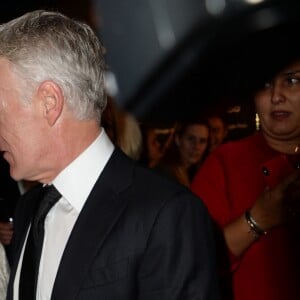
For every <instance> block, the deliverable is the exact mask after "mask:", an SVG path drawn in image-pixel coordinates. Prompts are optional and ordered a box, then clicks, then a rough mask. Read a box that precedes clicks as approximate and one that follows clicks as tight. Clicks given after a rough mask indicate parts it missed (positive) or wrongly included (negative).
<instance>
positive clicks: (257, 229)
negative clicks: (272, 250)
mask: <svg viewBox="0 0 300 300" xmlns="http://www.w3.org/2000/svg"><path fill="white" fill-rule="evenodd" d="M244 217H245V220H246V222H247V224H248V226H249V233H251V234H252V235H253V236H254V237H255V238H256V239H258V238H260V237H261V236H263V235H266V234H267V233H268V232H267V231H266V230H264V229H263V228H262V227H261V226H260V225H259V224H258V223H257V221H256V220H255V219H254V218H253V216H252V215H251V213H250V210H246V212H245V214H244Z"/></svg>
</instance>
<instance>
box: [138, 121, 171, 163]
mask: <svg viewBox="0 0 300 300" xmlns="http://www.w3.org/2000/svg"><path fill="white" fill-rule="evenodd" d="M172 126H173V125H172ZM172 126H170V127H168V128H157V127H155V126H154V125H148V124H147V125H145V124H142V125H141V128H142V140H143V146H142V152H141V156H140V160H139V161H140V162H141V163H142V164H143V165H145V166H147V167H149V168H154V167H155V166H156V165H157V163H158V162H159V160H160V159H161V158H162V156H163V155H164V153H165V151H166V149H167V148H168V146H169V144H170V142H171V139H172V135H173V132H174V128H173V127H172Z"/></svg>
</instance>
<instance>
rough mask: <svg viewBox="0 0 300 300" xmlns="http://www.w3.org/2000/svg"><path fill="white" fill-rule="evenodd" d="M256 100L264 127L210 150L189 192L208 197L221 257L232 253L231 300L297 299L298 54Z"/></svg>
mask: <svg viewBox="0 0 300 300" xmlns="http://www.w3.org/2000/svg"><path fill="white" fill-rule="evenodd" d="M255 106H256V110H257V113H258V115H259V118H260V123H261V132H258V133H255V134H254V135H251V136H249V137H247V138H245V139H242V140H240V141H236V142H228V143H226V144H224V145H222V146H220V147H219V148H218V149H216V150H215V151H214V152H213V153H211V154H210V155H209V157H208V158H207V160H206V161H205V162H204V164H203V166H202V168H201V169H200V170H199V172H198V173H197V174H196V176H195V179H194V181H193V183H192V191H194V192H195V194H196V195H198V196H199V197H201V198H202V199H203V200H204V201H205V203H206V205H207V207H208V209H209V211H210V214H211V216H212V217H213V219H214V220H215V222H216V224H217V226H218V228H219V230H220V237H221V238H222V239H223V240H224V241H225V245H226V247H227V249H228V252H226V251H224V252H223V253H222V254H223V256H224V260H223V262H225V261H226V259H229V266H228V270H227V271H228V273H226V272H221V273H220V274H222V275H224V274H226V275H227V279H228V278H229V280H226V276H224V279H225V281H227V282H230V284H231V286H230V288H229V290H230V289H231V293H232V296H231V297H229V298H228V299H234V300H253V299H257V300H283V299H289V300H297V299H300V289H299V288H300V285H299V278H300V276H299V275H300V274H299V271H300V265H299V248H298V247H299V230H296V229H297V227H298V228H299V216H300V215H299V214H300V202H299V201H300V173H299V172H300V170H299V167H300V150H299V147H300V60H299V59H298V60H295V61H293V62H292V63H288V64H286V66H285V67H284V68H282V70H281V71H279V72H278V73H277V72H276V74H275V75H272V76H271V80H268V81H267V82H266V83H265V84H264V85H263V87H262V88H260V89H259V90H258V91H257V93H255ZM296 232H298V233H297V234H295V233H296ZM220 240H221V239H220ZM219 249H222V248H221V247H220V248H219ZM227 254H228V255H227ZM223 265H224V266H225V265H226V262H225V263H224V264H223ZM223 271H226V270H223ZM225 281H224V282H225ZM224 299H227V298H226V296H225V294H224Z"/></svg>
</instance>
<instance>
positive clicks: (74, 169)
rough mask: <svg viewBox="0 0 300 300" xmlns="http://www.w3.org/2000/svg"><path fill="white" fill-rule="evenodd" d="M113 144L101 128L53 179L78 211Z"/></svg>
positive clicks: (107, 157) (101, 169) (108, 156)
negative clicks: (86, 145)
mask: <svg viewBox="0 0 300 300" xmlns="http://www.w3.org/2000/svg"><path fill="white" fill-rule="evenodd" d="M113 150H114V145H113V144H112V142H111V141H110V139H109V138H108V136H107V134H106V132H105V131H104V129H103V128H101V132H100V134H99V136H98V137H97V138H96V139H95V140H94V142H93V143H92V144H90V146H89V147H88V148H86V149H85V150H84V151H83V152H82V153H81V154H80V155H79V156H78V157H77V158H76V159H75V160H74V161H72V162H71V163H70V164H69V165H68V166H67V167H66V168H65V169H64V170H62V171H61V172H60V173H59V175H58V176H57V177H56V178H55V179H54V180H53V184H54V185H55V187H56V188H57V190H58V191H59V192H60V193H61V195H62V196H63V197H64V198H65V199H66V200H67V201H68V202H69V203H70V204H71V205H72V206H73V207H74V208H75V209H76V210H77V211H78V212H80V211H81V209H82V207H83V205H84V203H85V201H86V199H87V197H88V195H89V194H90V192H91V190H92V188H93V186H94V184H95V183H96V181H97V179H98V177H99V176H100V174H101V172H102V171H103V169H104V167H105V165H106V163H107V161H108V160H109V158H110V156H111V154H112V152H113Z"/></svg>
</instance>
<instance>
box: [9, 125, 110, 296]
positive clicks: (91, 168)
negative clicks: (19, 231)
mask: <svg viewBox="0 0 300 300" xmlns="http://www.w3.org/2000/svg"><path fill="white" fill-rule="evenodd" d="M113 150H114V146H113V144H112V142H111V141H110V140H109V138H108V136H107V135H106V133H105V131H104V129H103V128H102V129H101V133H100V135H99V136H98V137H97V139H96V140H95V141H94V142H93V143H92V144H91V145H90V146H89V147H88V148H87V149H86V150H85V151H84V152H82V153H81V154H80V155H79V156H78V157H77V158H76V159H75V160H74V161H73V162H72V163H70V164H69V165H68V166H67V167H66V168H65V169H64V170H63V171H62V172H61V173H60V174H59V175H58V176H57V177H56V178H55V179H54V180H53V182H52V184H54V186H55V187H56V189H57V190H58V191H59V192H60V194H61V195H62V197H61V198H60V200H59V201H58V202H57V203H56V204H55V206H54V207H53V208H52V209H51V210H50V211H49V213H48V215H47V216H46V219H45V236H44V244H43V250H42V255H41V261H40V267H39V276H38V284H37V300H49V299H50V298H51V293H52V288H53V284H54V281H55V277H56V273H57V270H58V267H59V263H60V260H61V257H62V254H63V252H64V249H65V246H66V244H67V241H68V238H69V236H70V233H71V231H72V229H73V226H74V224H75V222H76V220H77V218H78V215H79V213H80V211H81V209H82V207H83V205H84V203H85V201H86V199H87V198H88V196H89V194H90V192H91V190H92V188H93V186H94V184H95V183H96V181H97V179H98V177H99V175H100V174H101V172H102V170H103V168H104V166H105V165H106V163H107V161H108V160H109V158H110V156H111V154H112V152H113ZM23 253H24V246H23V251H22V254H21V258H20V262H19V265H18V269H17V273H16V278H15V282H14V300H18V298H19V278H20V271H21V262H22V259H23Z"/></svg>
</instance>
